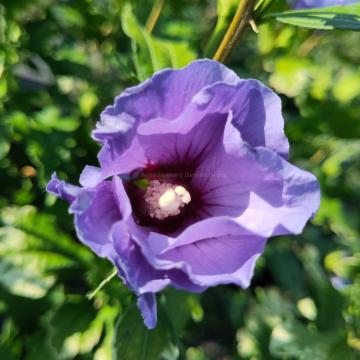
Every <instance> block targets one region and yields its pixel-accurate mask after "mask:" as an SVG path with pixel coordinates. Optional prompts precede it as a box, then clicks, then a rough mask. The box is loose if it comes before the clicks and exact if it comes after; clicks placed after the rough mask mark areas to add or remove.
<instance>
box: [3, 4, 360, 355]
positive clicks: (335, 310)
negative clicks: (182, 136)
mask: <svg viewBox="0 0 360 360" xmlns="http://www.w3.org/2000/svg"><path fill="white" fill-rule="evenodd" d="M152 3H153V2H152V1H150V0H146V1H144V0H135V1H122V0H95V1H91V0H72V1H60V0H27V1H22V0H2V2H1V4H0V76H1V79H0V117H1V122H0V207H1V212H0V226H1V228H0V359H1V360H13V359H24V360H53V359H77V360H87V359H95V360H108V359H112V358H113V359H120V360H133V359H134V360H145V359H146V360H152V359H164V360H171V359H186V360H205V359H219V360H220V359H221V360H230V359H266V360H267V359H304V360H305V359H314V360H322V359H324V360H329V359H332V360H337V359H340V360H347V359H356V358H360V357H359V356H358V355H359V351H360V277H359V274H360V243H359V230H360V214H359V204H360V161H359V160H360V140H359V136H360V67H359V65H360V46H359V44H360V33H356V32H351V31H337V30H335V31H327V32H324V31H323V32H320V31H316V30H315V31H314V30H309V29H308V30H306V29H301V28H298V27H294V26H291V25H286V24H282V23H280V22H275V20H271V18H267V19H264V20H261V19H260V20H259V23H260V22H261V23H262V24H261V25H260V26H259V30H260V32H259V34H255V33H252V32H250V31H249V32H248V33H247V34H246V36H245V37H244V38H243V40H242V41H241V43H239V45H238V46H237V48H236V50H235V52H234V54H233V56H232V58H231V60H230V62H229V64H228V65H229V67H231V68H232V69H234V70H235V71H236V72H237V73H238V74H239V75H240V76H241V77H244V78H249V77H255V78H258V79H260V80H262V81H263V82H264V83H266V84H268V85H269V86H271V87H272V88H274V89H275V91H276V92H278V93H279V94H280V95H281V96H282V100H283V105H284V115H285V118H286V133H287V135H288V137H289V140H290V143H291V146H292V148H291V161H292V162H294V163H296V164H297V165H298V166H300V167H302V168H305V169H308V170H310V171H312V172H313V173H315V174H316V175H317V177H318V179H319V181H320V183H321V189H322V205H321V209H320V211H319V213H318V214H317V216H316V217H315V219H314V220H313V221H312V223H311V224H309V225H308V226H307V227H306V229H305V231H304V233H303V234H302V235H301V236H293V237H282V238H274V239H271V240H270V241H269V243H268V246H267V248H266V251H265V254H264V256H263V257H262V258H261V259H260V260H259V261H258V264H257V268H256V274H255V277H254V280H253V282H252V285H251V287H250V288H249V289H247V290H241V289H239V288H236V287H232V286H227V287H224V286H223V287H218V288H215V289H210V290H209V291H207V292H206V293H204V294H202V295H201V296H199V295H194V294H188V293H182V292H177V291H173V290H167V291H165V292H164V293H163V294H160V295H159V296H158V300H159V312H160V315H159V324H158V327H157V329H156V330H154V331H151V332H149V331H147V330H146V329H145V328H144V326H143V324H142V320H141V317H140V315H139V313H138V311H137V310H136V309H135V308H134V307H133V306H134V302H135V298H134V296H133V295H132V294H131V293H130V292H129V291H128V290H127V289H126V288H124V287H123V285H122V284H121V281H120V280H118V279H112V280H111V281H109V282H108V283H107V284H106V285H105V286H104V287H103V288H102V289H101V290H99V291H97V292H96V293H95V295H94V296H93V298H92V299H89V296H88V297H87V296H86V295H87V294H89V293H90V292H91V291H93V290H94V289H96V287H97V286H98V285H99V283H100V282H101V281H102V280H103V279H105V278H106V277H107V276H108V275H109V274H110V273H111V272H112V268H111V265H110V264H109V263H108V262H107V261H106V260H102V259H99V258H96V257H95V256H94V255H93V254H92V253H91V252H90V251H89V250H88V249H87V248H86V247H85V246H83V245H82V244H81V243H79V242H78V240H77V239H76V235H75V233H74V230H73V225H72V218H71V217H70V216H69V215H68V214H67V204H65V203H64V202H62V201H56V200H55V198H54V197H52V196H50V195H48V194H46V192H45V191H44V187H45V185H46V182H47V181H48V179H49V177H50V175H51V173H52V172H53V171H54V170H56V171H57V172H58V175H59V176H60V177H62V178H64V179H67V180H69V181H72V182H74V183H77V180H78V178H79V174H80V171H81V170H82V168H83V166H84V165H85V164H93V165H96V164H97V160H96V154H97V151H98V150H99V148H98V145H97V144H96V143H95V142H94V141H93V140H91V138H90V131H91V129H92V128H93V127H94V124H95V122H96V120H97V119H98V116H99V113H100V111H101V110H102V109H103V108H104V107H105V106H106V105H109V104H111V103H112V102H113V98H114V96H116V95H117V94H119V93H120V92H121V91H122V90H123V89H124V88H126V87H128V86H131V85H134V84H137V83H138V82H139V81H141V80H143V79H144V78H146V77H148V76H149V75H150V74H151V73H153V71H155V70H158V69H161V68H163V67H169V66H173V67H181V66H183V65H185V64H186V63H188V62H189V61H191V60H192V59H195V58H197V57H204V56H210V57H211V55H212V54H213V51H214V48H216V44H217V42H218V41H219V39H220V38H221V34H222V33H223V30H224V28H225V27H226V25H227V24H228V19H229V16H230V15H231V14H232V13H233V11H234V6H233V5H235V4H236V1H233V0H229V1H218V6H219V9H218V10H219V11H218V13H219V21H218V23H217V25H216V19H217V17H216V14H217V4H216V1H211V0H193V1H190V0H177V1H175V0H173V1H171V0H169V1H167V2H166V4H165V6H164V9H163V12H162V15H161V18H160V20H159V22H158V24H157V26H156V28H155V30H154V32H153V35H149V34H148V33H147V32H146V31H145V30H144V28H143V24H145V22H146V19H147V16H148V14H149V13H150V10H151V6H152ZM279 6H280V10H279V9H278V8H275V9H274V10H276V11H281V10H284V9H285V7H284V6H285V5H284V4H282V5H279ZM279 6H278V7H279ZM259 16H260V15H259ZM289 18H290V20H291V19H292V17H291V16H290V17H289ZM283 19H285V20H286V19H287V17H286V16H284V17H283ZM285 20H284V21H285ZM286 21H288V20H286ZM292 21H295V22H294V23H295V24H296V21H298V20H297V19H296V18H295V20H292ZM352 26H353V25H352ZM354 26H355V27H356V26H357V25H356V24H355V25H354ZM214 29H215V30H214Z"/></svg>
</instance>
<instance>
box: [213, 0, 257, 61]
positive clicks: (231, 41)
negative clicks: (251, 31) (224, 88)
mask: <svg viewBox="0 0 360 360" xmlns="http://www.w3.org/2000/svg"><path fill="white" fill-rule="evenodd" d="M255 2H256V0H241V1H240V4H239V6H238V8H237V10H236V13H235V15H234V17H233V19H232V21H231V23H230V25H229V28H228V30H227V32H226V34H225V36H224V38H223V39H222V41H221V43H220V45H219V47H218V49H217V51H216V53H215V55H214V60H217V61H219V62H222V63H223V62H225V61H226V59H227V58H228V57H229V55H230V53H231V51H232V50H233V48H234V46H235V44H236V43H237V41H238V40H239V39H240V37H241V36H242V34H243V33H244V31H245V29H246V27H247V26H248V25H249V21H250V20H251V17H252V13H253V9H254V6H255Z"/></svg>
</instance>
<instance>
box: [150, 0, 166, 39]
mask: <svg viewBox="0 0 360 360" xmlns="http://www.w3.org/2000/svg"><path fill="white" fill-rule="evenodd" d="M164 3H165V0H156V1H155V3H154V5H153V7H152V9H151V12H150V15H149V17H148V19H147V21H146V25H145V29H146V30H147V31H148V33H151V32H152V31H153V30H154V27H155V25H156V23H157V21H158V19H159V16H160V13H161V10H162V8H163V6H164Z"/></svg>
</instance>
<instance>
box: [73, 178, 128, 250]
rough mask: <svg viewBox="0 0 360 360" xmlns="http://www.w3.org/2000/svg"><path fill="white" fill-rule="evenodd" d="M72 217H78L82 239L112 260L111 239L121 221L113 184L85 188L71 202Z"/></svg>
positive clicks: (76, 224)
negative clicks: (114, 225)
mask: <svg viewBox="0 0 360 360" xmlns="http://www.w3.org/2000/svg"><path fill="white" fill-rule="evenodd" d="M70 213H73V214H74V215H75V228H76V233H77V235H78V237H79V239H80V240H81V241H82V242H83V243H84V244H86V245H88V246H89V247H90V248H91V249H92V250H93V251H94V252H95V253H96V254H97V255H98V256H101V257H109V256H110V255H111V253H112V252H113V246H112V241H111V238H110V234H111V229H112V226H113V224H114V223H116V222H117V221H119V220H120V219H121V216H122V215H121V213H120V211H119V209H118V207H117V204H116V201H115V198H114V194H113V190H112V183H111V182H109V181H106V182H105V181H104V182H102V183H101V184H99V185H98V186H97V187H95V188H88V189H87V188H85V189H83V190H81V191H80V192H79V194H78V195H77V197H76V199H75V200H74V201H73V202H72V204H71V207H70Z"/></svg>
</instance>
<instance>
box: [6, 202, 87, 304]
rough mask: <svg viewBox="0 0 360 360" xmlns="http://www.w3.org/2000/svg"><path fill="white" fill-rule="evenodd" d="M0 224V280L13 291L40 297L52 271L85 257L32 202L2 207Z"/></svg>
mask: <svg viewBox="0 0 360 360" xmlns="http://www.w3.org/2000/svg"><path fill="white" fill-rule="evenodd" d="M0 224H1V225H2V227H1V228H0V240H1V241H0V273H1V277H0V283H1V284H2V285H3V286H4V287H5V288H6V289H7V290H8V291H9V292H10V293H12V294H14V295H20V296H24V297H29V298H33V299H38V298H42V297H43V296H45V295H46V293H47V291H48V290H49V289H50V288H51V287H52V286H53V285H54V283H55V276H54V274H53V272H54V271H56V270H58V269H63V268H67V267H70V266H73V265H75V264H76V263H77V262H79V260H80V259H81V260H80V261H84V260H86V255H85V257H83V256H82V255H80V258H79V257H78V256H79V254H80V253H81V254H83V253H85V254H87V252H86V251H84V250H85V249H82V248H81V246H80V245H77V244H74V243H73V242H72V241H71V239H70V238H68V237H67V236H66V235H64V234H62V233H61V232H59V230H58V229H57V228H56V227H55V224H54V221H53V219H52V217H51V216H48V215H44V214H39V213H37V212H36V211H35V208H33V207H32V206H24V207H22V208H18V207H8V208H4V209H3V210H2V211H1V212H0ZM78 248H79V249H78ZM80 248H81V249H80ZM78 250H79V251H80V253H79V252H78ZM75 260H76V262H75Z"/></svg>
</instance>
